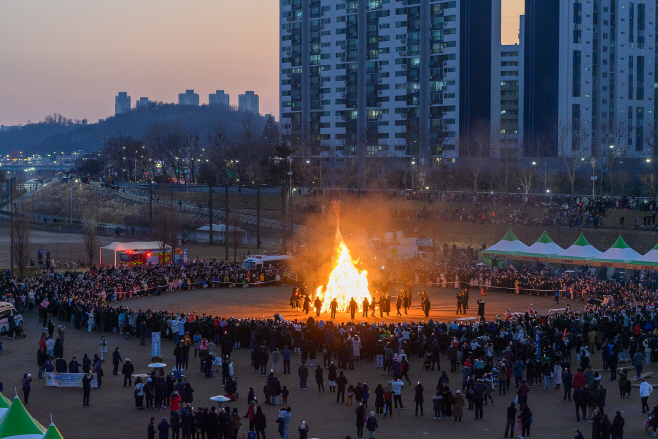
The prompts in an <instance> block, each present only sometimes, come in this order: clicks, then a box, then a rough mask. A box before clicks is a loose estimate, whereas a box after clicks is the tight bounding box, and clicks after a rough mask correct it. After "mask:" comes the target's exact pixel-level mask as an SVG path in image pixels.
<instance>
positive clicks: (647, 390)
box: [640, 378, 653, 413]
mask: <svg viewBox="0 0 658 439" xmlns="http://www.w3.org/2000/svg"><path fill="white" fill-rule="evenodd" d="M652 393H653V386H652V385H651V384H649V383H647V381H646V380H645V379H644V378H642V383H641V384H640V398H641V401H642V413H645V412H648V411H649V404H648V400H649V396H650V395H651V394H652Z"/></svg>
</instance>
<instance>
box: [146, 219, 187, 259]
mask: <svg viewBox="0 0 658 439" xmlns="http://www.w3.org/2000/svg"><path fill="white" fill-rule="evenodd" d="M153 222H154V224H155V227H154V232H155V233H154V236H155V239H156V241H157V242H158V246H159V249H160V251H161V252H162V256H163V263H164V259H165V255H166V254H167V253H168V250H169V252H171V259H170V264H173V263H174V262H175V260H176V247H177V245H178V234H179V232H180V229H181V225H180V220H179V219H178V216H177V215H176V212H175V211H174V210H173V209H170V208H169V207H168V206H158V208H157V209H155V211H154V213H153Z"/></svg>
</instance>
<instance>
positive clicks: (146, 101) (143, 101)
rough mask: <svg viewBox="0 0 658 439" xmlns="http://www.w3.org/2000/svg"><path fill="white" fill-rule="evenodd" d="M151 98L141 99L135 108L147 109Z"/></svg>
mask: <svg viewBox="0 0 658 439" xmlns="http://www.w3.org/2000/svg"><path fill="white" fill-rule="evenodd" d="M149 102H151V101H149V98H148V97H140V98H139V100H138V101H137V102H135V108H146V107H148V106H149Z"/></svg>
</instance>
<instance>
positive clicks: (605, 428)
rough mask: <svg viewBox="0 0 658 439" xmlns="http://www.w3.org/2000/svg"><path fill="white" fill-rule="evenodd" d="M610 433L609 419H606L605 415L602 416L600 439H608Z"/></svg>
mask: <svg viewBox="0 0 658 439" xmlns="http://www.w3.org/2000/svg"><path fill="white" fill-rule="evenodd" d="M611 431H612V425H611V424H610V419H608V415H607V414H605V413H604V414H603V419H601V439H610V433H611Z"/></svg>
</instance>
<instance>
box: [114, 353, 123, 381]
mask: <svg viewBox="0 0 658 439" xmlns="http://www.w3.org/2000/svg"><path fill="white" fill-rule="evenodd" d="M119 363H123V361H122V360H121V354H120V353H119V348H116V349H115V350H114V352H112V365H113V366H114V369H112V375H118V374H119Z"/></svg>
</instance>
